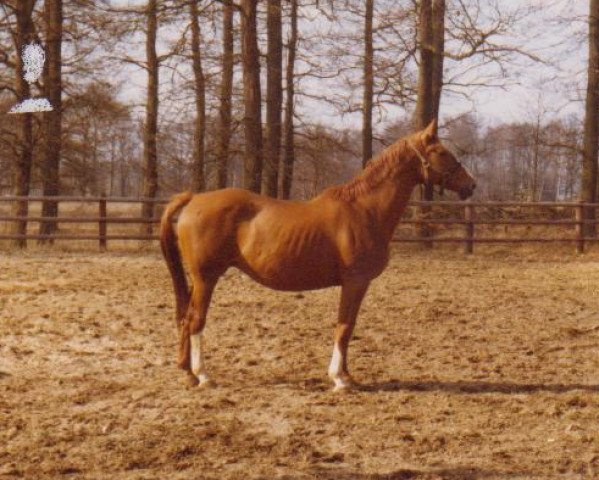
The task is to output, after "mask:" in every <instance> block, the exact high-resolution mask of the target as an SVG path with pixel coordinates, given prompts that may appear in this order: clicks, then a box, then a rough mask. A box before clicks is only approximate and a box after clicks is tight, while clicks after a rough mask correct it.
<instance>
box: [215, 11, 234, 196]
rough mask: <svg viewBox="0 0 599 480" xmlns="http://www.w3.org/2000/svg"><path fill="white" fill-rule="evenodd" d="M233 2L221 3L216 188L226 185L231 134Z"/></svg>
mask: <svg viewBox="0 0 599 480" xmlns="http://www.w3.org/2000/svg"><path fill="white" fill-rule="evenodd" d="M233 49H234V43H233V4H232V1H231V0H225V1H224V4H223V77H222V83H221V87H220V109H219V122H220V126H219V130H218V145H217V155H216V156H217V175H216V186H217V188H225V187H226V186H227V170H228V164H229V138H230V136H231V99H232V96H233V55H234V50H233Z"/></svg>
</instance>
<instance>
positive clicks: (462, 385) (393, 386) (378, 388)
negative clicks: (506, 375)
mask: <svg viewBox="0 0 599 480" xmlns="http://www.w3.org/2000/svg"><path fill="white" fill-rule="evenodd" d="M359 389H360V390H362V391H366V392H399V391H408V392H410V391H411V392H449V393H463V394H479V393H505V394H519V393H537V392H549V393H567V392H570V391H574V390H583V391H586V392H599V385H585V384H579V383H570V384H563V383H555V384H546V383H513V382H479V381H467V380H462V381H456V382H447V381H440V380H424V381H421V380H395V379H392V380H389V381H386V382H380V383H371V384H362V385H360V388H359Z"/></svg>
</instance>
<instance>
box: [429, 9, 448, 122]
mask: <svg viewBox="0 0 599 480" xmlns="http://www.w3.org/2000/svg"><path fill="white" fill-rule="evenodd" d="M432 8H433V11H432V23H433V29H432V33H433V78H432V81H433V84H432V90H433V94H432V95H433V98H432V102H433V108H432V110H433V112H432V118H435V119H437V120H438V119H439V107H440V105H441V94H442V92H443V65H444V59H445V0H433V5H432Z"/></svg>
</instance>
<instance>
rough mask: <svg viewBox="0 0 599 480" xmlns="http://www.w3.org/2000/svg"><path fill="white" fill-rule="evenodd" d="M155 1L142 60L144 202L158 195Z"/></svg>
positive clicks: (147, 214)
mask: <svg viewBox="0 0 599 480" xmlns="http://www.w3.org/2000/svg"><path fill="white" fill-rule="evenodd" d="M156 4H157V0H148V6H147V10H146V21H147V32H146V59H147V66H146V68H147V71H148V91H147V100H146V124H145V128H144V154H143V191H142V195H143V197H145V198H155V197H156V194H157V193H158V155H157V148H156V136H157V134H158V85H159V83H158V81H159V78H158V72H159V65H158V57H157V55H156V35H157V33H158V19H157V5H156ZM141 215H142V217H143V218H152V217H153V216H154V204H153V203H152V202H148V203H144V204H143V205H142V212H141ZM144 230H145V232H146V234H148V235H151V233H152V224H151V223H148V224H146V225H145V228H144Z"/></svg>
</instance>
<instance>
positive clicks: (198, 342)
mask: <svg viewBox="0 0 599 480" xmlns="http://www.w3.org/2000/svg"><path fill="white" fill-rule="evenodd" d="M190 343H191V371H192V372H193V374H194V375H195V376H196V377H198V380H199V381H200V383H203V382H206V381H207V380H208V373H207V372H206V364H205V363H204V335H203V334H202V333H196V334H195V335H190Z"/></svg>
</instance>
